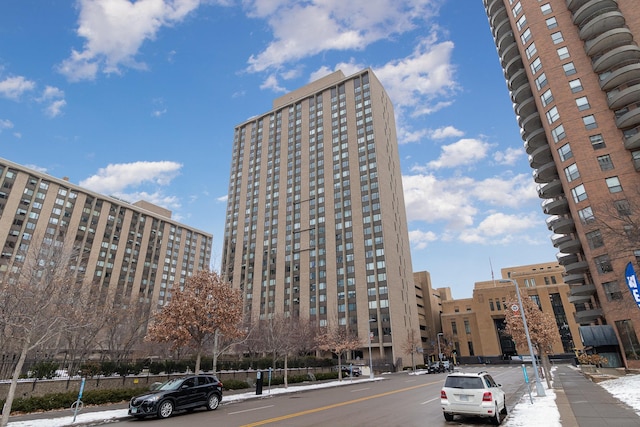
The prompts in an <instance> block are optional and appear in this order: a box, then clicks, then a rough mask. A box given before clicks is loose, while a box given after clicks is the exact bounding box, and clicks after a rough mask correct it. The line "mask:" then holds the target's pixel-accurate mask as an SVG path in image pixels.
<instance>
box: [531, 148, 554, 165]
mask: <svg viewBox="0 0 640 427" xmlns="http://www.w3.org/2000/svg"><path fill="white" fill-rule="evenodd" d="M549 162H553V156H552V155H551V147H549V144H546V145H543V146H542V147H540V148H537V149H535V150H533V153H531V154H530V155H529V166H531V168H533V169H536V168H539V167H542V166H543V165H545V164H547V163H549Z"/></svg>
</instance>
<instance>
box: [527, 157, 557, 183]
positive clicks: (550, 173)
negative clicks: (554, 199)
mask: <svg viewBox="0 0 640 427" xmlns="http://www.w3.org/2000/svg"><path fill="white" fill-rule="evenodd" d="M558 177H559V176H558V168H557V167H556V164H555V163H554V162H549V163H546V164H544V165H542V166H540V167H539V168H538V169H536V170H534V171H533V180H534V181H535V182H537V183H538V184H542V183H545V182H551V181H553V180H554V179H557V178H558Z"/></svg>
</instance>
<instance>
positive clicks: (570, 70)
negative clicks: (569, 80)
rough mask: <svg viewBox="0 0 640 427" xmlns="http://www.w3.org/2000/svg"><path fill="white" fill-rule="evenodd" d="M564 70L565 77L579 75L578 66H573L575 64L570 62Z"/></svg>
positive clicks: (564, 66)
mask: <svg viewBox="0 0 640 427" xmlns="http://www.w3.org/2000/svg"><path fill="white" fill-rule="evenodd" d="M562 69H563V70H564V75H565V76H571V75H573V74H575V73H577V71H576V66H575V65H573V62H568V63H566V64H564V65H563V66H562Z"/></svg>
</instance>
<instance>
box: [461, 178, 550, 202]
mask: <svg viewBox="0 0 640 427" xmlns="http://www.w3.org/2000/svg"><path fill="white" fill-rule="evenodd" d="M469 194H470V195H471V196H473V197H474V198H476V199H477V200H479V201H482V202H485V203H490V204H491V205H494V206H501V207H503V206H508V207H511V208H518V207H519V206H522V205H523V204H525V203H529V202H531V201H533V200H538V193H537V192H536V183H535V182H534V181H533V180H532V179H531V175H529V174H519V175H515V176H498V177H492V178H487V179H483V180H481V181H476V182H475V183H474V185H473V186H472V187H471V188H469Z"/></svg>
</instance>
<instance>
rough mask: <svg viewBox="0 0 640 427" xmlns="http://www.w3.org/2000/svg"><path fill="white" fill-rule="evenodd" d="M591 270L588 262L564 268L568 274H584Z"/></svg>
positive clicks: (579, 262)
mask: <svg viewBox="0 0 640 427" xmlns="http://www.w3.org/2000/svg"><path fill="white" fill-rule="evenodd" d="M587 270H589V263H588V262H587V261H577V262H574V263H571V264H568V265H566V266H565V267H564V272H565V273H567V274H581V275H582V274H584V273H585V271H587Z"/></svg>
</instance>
